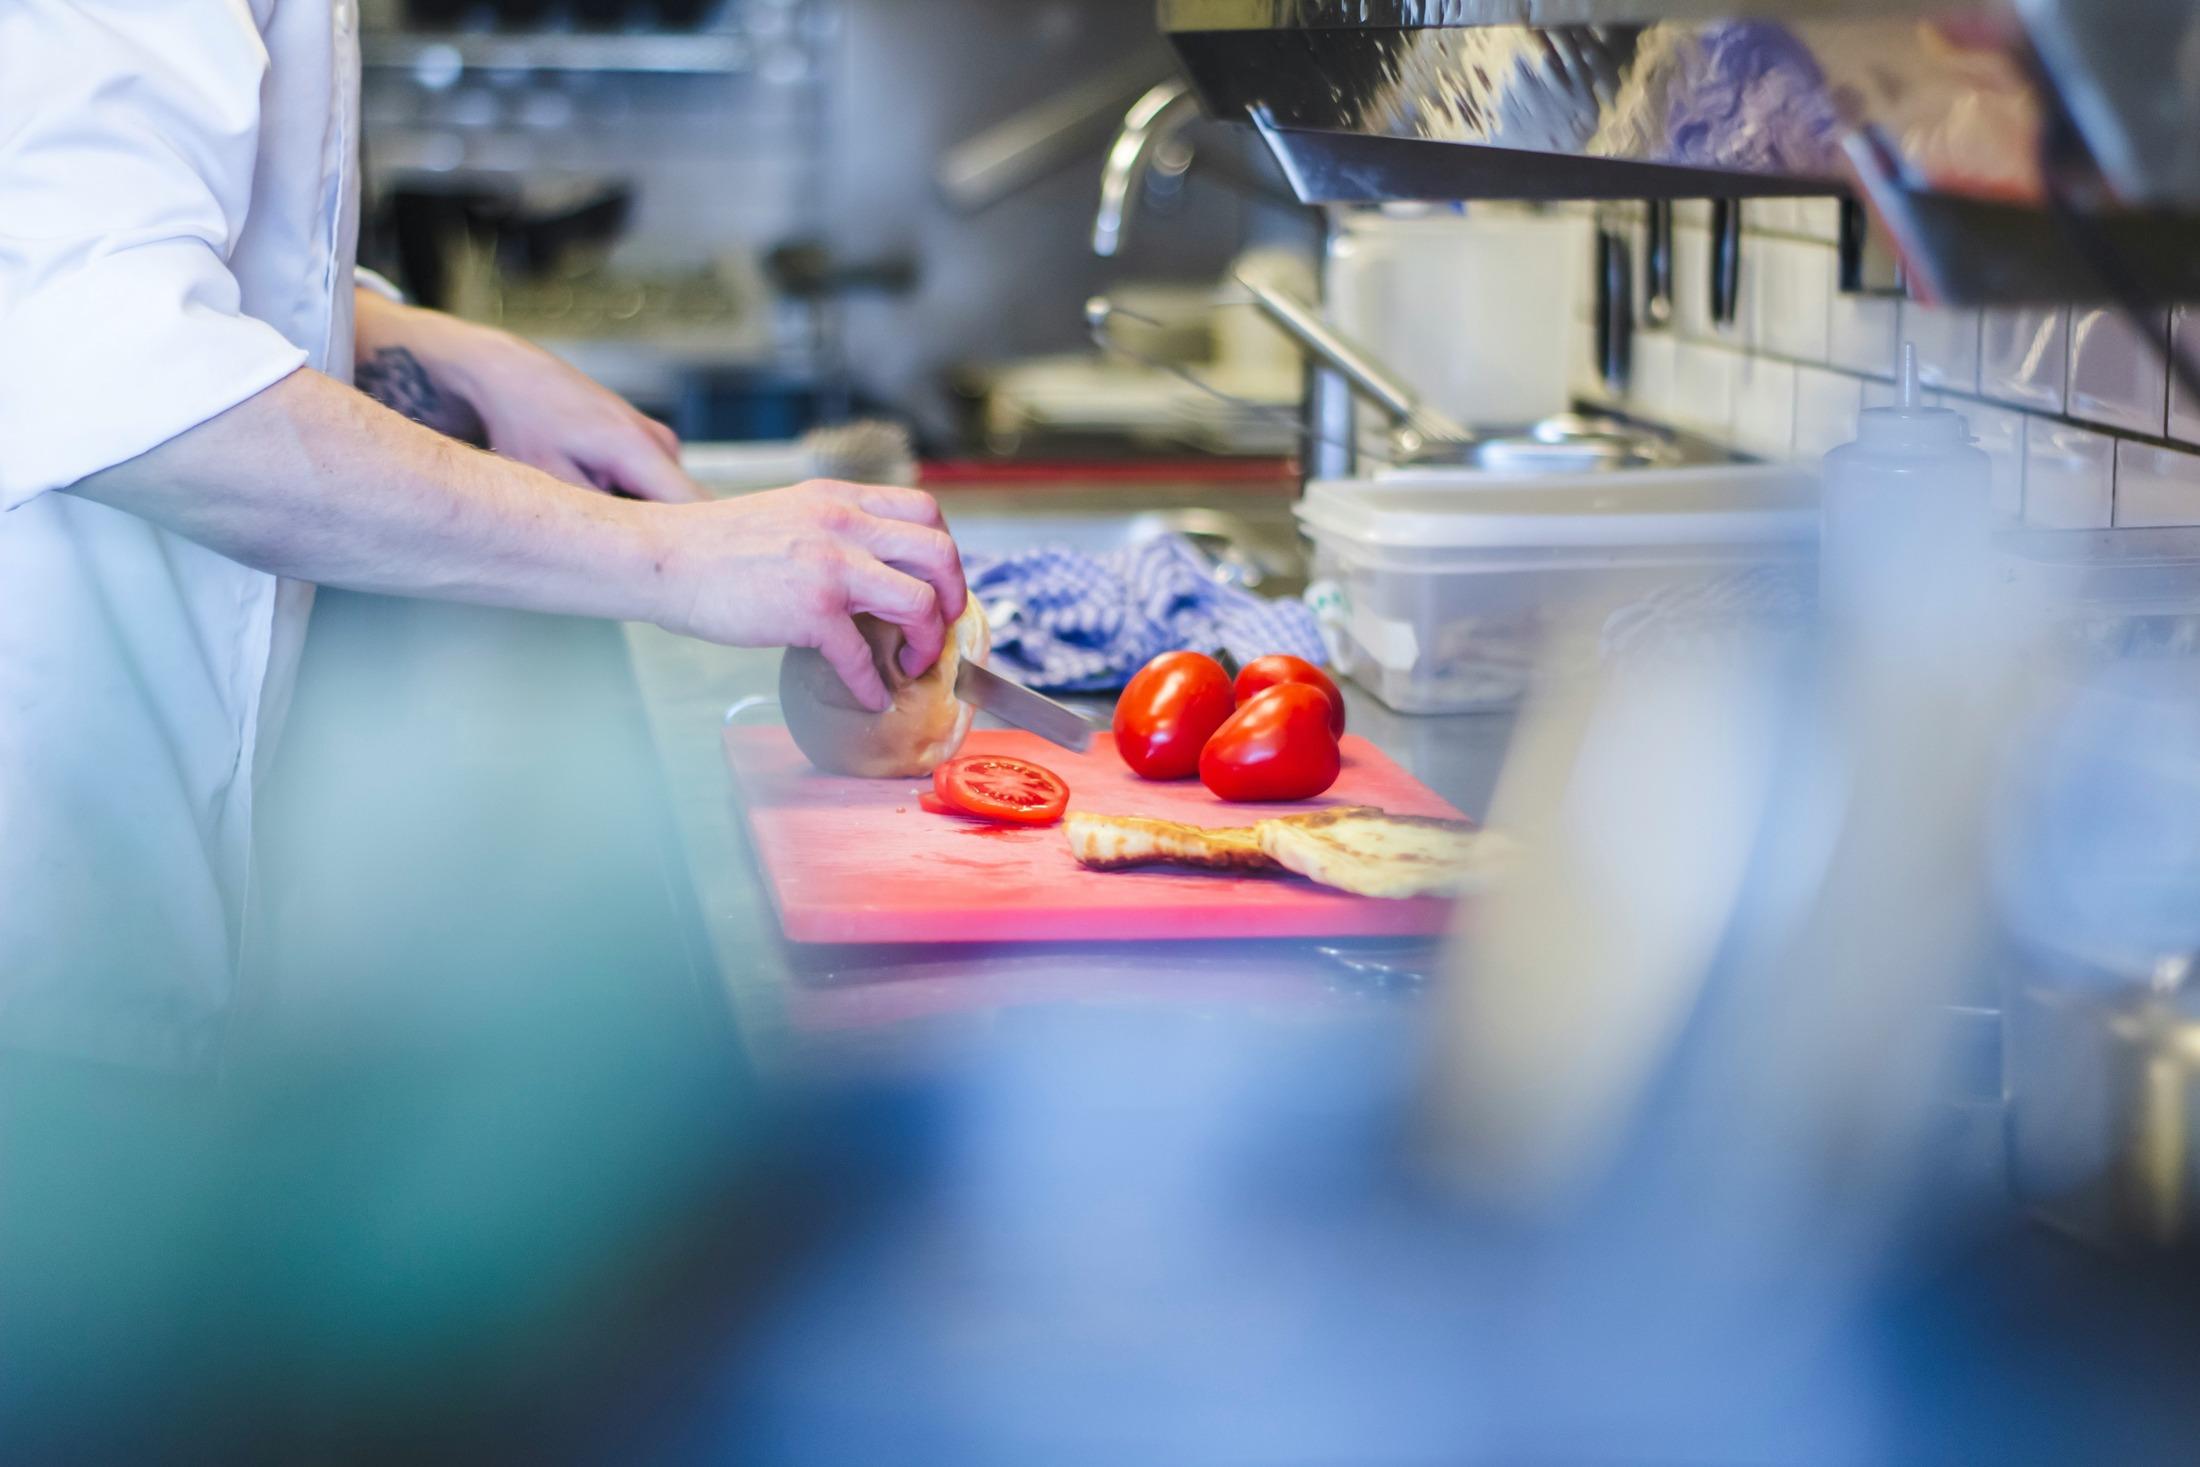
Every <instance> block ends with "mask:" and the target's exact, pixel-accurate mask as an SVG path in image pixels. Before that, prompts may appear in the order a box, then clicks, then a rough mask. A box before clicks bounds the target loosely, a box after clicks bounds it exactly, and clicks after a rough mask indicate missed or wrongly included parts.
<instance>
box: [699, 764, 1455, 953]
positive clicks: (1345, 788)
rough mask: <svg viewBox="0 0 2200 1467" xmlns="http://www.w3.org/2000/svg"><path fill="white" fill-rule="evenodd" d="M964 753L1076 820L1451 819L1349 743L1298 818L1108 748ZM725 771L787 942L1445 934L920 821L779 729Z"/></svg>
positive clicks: (1269, 881) (904, 797)
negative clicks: (1055, 783) (1345, 812)
mask: <svg viewBox="0 0 2200 1467" xmlns="http://www.w3.org/2000/svg"><path fill="white" fill-rule="evenodd" d="M963 753H965V754H1005V755H1011V756H1013V757H1015V758H1019V759H1030V760H1034V761H1036V762H1038V763H1041V764H1044V765H1046V766H1047V767H1048V768H1049V769H1052V770H1054V771H1055V772H1056V773H1057V774H1060V775H1061V776H1062V777H1063V778H1064V779H1066V780H1068V781H1069V785H1070V790H1071V795H1070V806H1071V808H1072V809H1077V810H1089V811H1092V812H1094V813H1095V814H1103V815H1151V816H1157V817H1159V818H1161V819H1164V820H1180V821H1184V822H1186V823H1188V824H1194V825H1249V824H1251V823H1252V822H1253V821H1255V820H1258V819H1260V818H1261V817H1262V816H1263V815H1267V814H1271V813H1275V812H1277V811H1280V810H1302V809H1310V808H1319V807H1320V806H1323V805H1379V806H1381V807H1382V808H1383V809H1385V810H1388V811H1390V812H1392V813H1393V814H1399V815H1435V816H1442V817H1445V818H1450V819H1457V818H1459V812H1458V811H1457V810H1455V809H1453V808H1452V807H1451V806H1450V805H1448V804H1446V803H1445V802H1444V801H1443V800H1441V799H1439V798H1438V797H1437V796H1436V794H1435V793H1434V792H1433V791H1431V790H1430V789H1429V788H1428V786H1426V785H1424V784H1422V783H1421V782H1420V781H1419V780H1417V779H1415V778H1414V777H1413V776H1412V775H1410V774H1408V773H1406V772H1405V771H1404V770H1403V769H1401V768H1399V767H1398V765H1397V764H1396V763H1395V762H1393V761H1392V760H1391V759H1390V758H1389V756H1387V755H1385V754H1384V753H1383V752H1382V751H1381V750H1379V749H1377V748H1376V747H1375V746H1374V745H1373V744H1371V743H1369V742H1368V741H1367V740H1365V739H1363V738H1359V737H1357V736H1356V735H1351V734H1348V735H1346V736H1345V741H1344V756H1345V760H1344V774H1343V775H1342V777H1340V778H1339V779H1338V781H1337V783H1336V786H1335V788H1333V789H1331V790H1330V792H1329V793H1328V794H1327V795H1326V796H1324V797H1323V798H1322V799H1320V800H1313V801H1308V802H1306V803H1305V804H1301V805H1290V806H1267V805H1226V804H1224V803H1222V802H1221V801H1220V800H1217V799H1216V798H1215V797H1214V796H1213V795H1211V794H1209V793H1208V792H1207V790H1206V788H1205V787H1204V786H1202V785H1201V784H1200V783H1199V782H1198V781H1197V780H1186V781H1183V782H1179V783H1173V784H1153V783H1150V782H1148V781H1146V780H1142V779H1139V778H1138V777H1137V776H1135V775H1133V774H1132V773H1131V772H1130V770H1128V769H1127V768H1125V767H1124V765H1123V761H1122V760H1121V759H1119V758H1117V757H1116V753H1115V744H1114V741H1113V740H1112V739H1110V738H1109V737H1108V736H1107V735H1106V734H1102V735H1100V736H1099V737H1098V738H1096V739H1095V740H1094V741H1093V746H1092V749H1091V750H1090V751H1089V752H1087V753H1084V754H1072V753H1070V752H1069V751H1068V750H1066V749H1059V748H1056V747H1055V746H1054V745H1052V744H1049V743H1046V742H1044V741H1043V740H1041V739H1038V738H1036V737H1034V736H1033V735H1031V734H1027V733H1023V732H1020V731H1016V730H990V729H981V730H979V731H977V732H975V733H973V734H971V736H970V740H969V742H968V743H967V744H965V745H964V746H963ZM726 757H727V761H728V762H729V763H730V764H731V765H732V768H733V777H734V783H735V785H736V786H737V787H738V789H739V791H740V796H741V804H742V806H743V809H744V811H745V813H746V815H747V818H748V823H749V834H750V837H751V839H752V841H753V842H754V844H755V847H756V852H757V855H758V857H759V859H760V861H761V863H762V865H763V868H764V875H765V878H766V879H767V880H768V881H769V882H770V883H771V891H772V903H773V905H774V906H775V907H777V908H778V911H779V921H780V925H781V927H782V928H784V929H785V931H786V934H787V936H788V937H790V938H792V939H794V940H795V941H796V942H830V943H931V942H972V943H987V942H1084V941H1107V942H1117V941H1125V940H1139V939H1148V938H1171V939H1182V938H1218V937H1396V936H1425V935H1431V934H1435V933H1439V932H1442V931H1443V930H1444V928H1445V925H1446V923H1447V920H1448V914H1449V911H1450V903H1449V902H1447V901H1444V900H1442V899H1440V898H1415V899H1412V900H1407V901H1380V900H1376V899H1373V898H1368V897H1356V896H1351V895H1348V894H1346V893H1344V892H1339V891H1331V890H1329V889H1328V888H1326V887H1320V886H1316V885H1314V884H1313V883H1312V882H1310V881H1306V880H1303V879H1301V878H1299V877H1296V876H1232V875H1227V874H1224V873H1219V872H1203V871H1191V870H1185V869H1181V868H1171V867H1154V868H1150V869H1146V870H1137V871H1113V872H1110V871H1087V870H1086V869H1085V868H1083V867H1082V866H1079V865H1078V864H1077V863H1076V861H1074V860H1072V859H1071V857H1070V854H1069V843H1068V841H1067V840H1065V839H1064V837H1063V835H1062V831H1061V829H1060V827H1058V826H1057V827H1045V828H1040V829H1021V828H1016V827H1009V826H989V825H977V824H973V823H971V822H967V821H962V820H957V819H954V818H952V817H949V816H944V815H931V814H927V813H926V812H925V811H923V810H921V809H919V808H918V807H917V796H918V795H919V794H921V793H922V792H923V791H924V790H925V789H927V788H929V787H930V785H929V782H928V781H924V780H908V779H884V780H881V779H847V778H842V777H840V776H837V775H827V774H820V773H818V772H817V771H816V770H815V769H813V768H812V767H811V766H810V762H809V761H808V760H807V759H805V758H803V757H802V754H801V752H800V751H799V750H798V749H796V748H795V746H794V741H793V740H792V739H791V738H789V737H788V735H787V731H786V730H785V729H783V728H729V729H727V730H726Z"/></svg>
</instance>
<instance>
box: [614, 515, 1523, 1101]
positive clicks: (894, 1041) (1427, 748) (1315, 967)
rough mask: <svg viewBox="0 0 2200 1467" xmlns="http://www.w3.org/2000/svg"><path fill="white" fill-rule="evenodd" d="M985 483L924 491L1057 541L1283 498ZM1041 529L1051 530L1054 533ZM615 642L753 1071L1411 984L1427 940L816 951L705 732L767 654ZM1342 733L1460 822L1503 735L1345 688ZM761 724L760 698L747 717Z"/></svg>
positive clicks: (768, 680) (747, 693) (960, 525)
mask: <svg viewBox="0 0 2200 1467" xmlns="http://www.w3.org/2000/svg"><path fill="white" fill-rule="evenodd" d="M1202 487H1203V486H1198V485H1174V486H1144V485H1140V486H1136V487H1128V486H1123V485H1108V486H1098V485H1095V486H1092V487H1090V488H1089V489H1087V488H1080V487H1077V486H1064V485H1061V484H1058V483H1055V484H1049V485H1048V486H1047V487H1046V488H1045V489H1044V491H1043V492H1034V493H1029V494H1026V493H1019V492H1017V491H1016V490H1014V489H1007V490H1003V489H988V490H984V491H973V492H967V493H962V494H948V495H943V496H942V503H943V505H944V506H945V508H946V509H947V512H948V516H949V519H950V522H951V523H952V524H954V525H955V527H956V529H957V533H958V535H960V536H961V537H962V538H963V539H964V540H965V542H966V543H971V542H978V541H992V542H994V543H995V544H998V543H999V541H1000V537H1001V536H1002V535H1003V534H1004V533H1006V534H1009V535H1015V536H1026V535H1033V534H1037V535H1041V536H1043V537H1045V538H1062V539H1065V540H1069V541H1071V542H1075V541H1076V540H1077V539H1079V538H1080V537H1081V536H1085V535H1089V534H1091V533H1093V532H1094V531H1095V530H1096V529H1103V530H1104V529H1105V528H1106V527H1107V526H1109V525H1111V524H1117V523H1120V524H1127V523H1128V522H1129V520H1130V519H1131V518H1132V517H1134V516H1135V515H1137V514H1139V513H1141V512H1144V511H1146V510H1149V509H1154V508H1169V507H1182V506H1183V505H1185V504H1187V503H1192V502H1197V503H1199V504H1202V505H1205V506H1209V507H1215V508H1223V509H1227V510H1229V511H1231V512H1233V513H1238V514H1241V515H1244V516H1246V517H1247V518H1250V519H1253V520H1255V521H1256V522H1259V523H1264V524H1266V525H1269V526H1273V525H1275V524H1277V523H1279V522H1280V523H1281V524H1283V525H1288V523H1289V501H1288V500H1287V499H1284V498H1281V497H1279V496H1278V495H1276V494H1274V493H1272V492H1263V491H1259V490H1248V489H1247V488H1245V487H1244V486H1242V485H1220V486H1204V492H1201V490H1202ZM1056 531H1059V534H1058V535H1057V534H1056V533H1055V532H1056ZM627 644H628V648H629V652H630V654H631V658H632V662H633V667H634V674H635V679H636V682H637V684H638V686H639V688H640V691H641V695H642V701H643V704H644V707H645V709H646V710H647V715H648V722H649V727H650V731H651V736H652V738H653V740H654V742H655V744H656V751H657V755H658V758H659V762H660V764H661V767H662V769H663V772H664V778H665V784H666V789H667V792H668V794H669V796H670V799H671V803H672V806H673V810H674V815H675V819H676V821H677V824H678V826H679V831H680V839H681V844H682V846H683V848H684V853H685V856H686V859H687V867H688V871H689V873H690V875H691V877H692V879H693V881H694V886H695V893H696V897H697V901H698V904H699V906H700V908H701V910H702V914H703V922H704V926H705V928H706V930H707V933H708V937H709V942H710V947H711V950H712V953H713V955H714V957H715V959H716V962H717V965H718V969H719V972H720V974H721V976H722V978H723V980H724V982H725V984H726V989H727V993H728V995H729V997H730V1000H731V1002H732V1005H733V1008H734V1012H735V1015H736V1018H737V1020H738V1021H739V1023H740V1025H741V1029H742V1033H743V1035H744V1036H745V1038H746V1041H747V1044H748V1047H749V1049H750V1050H751V1052H752V1054H753V1056H754V1058H755V1059H756V1060H757V1062H758V1064H759V1065H760V1066H761V1067H763V1068H764V1069H766V1070H767V1071H777V1070H783V1069H784V1067H785V1066H786V1065H787V1064H788V1063H789V1062H790V1061H792V1060H796V1059H799V1058H802V1057H804V1056H815V1055H817V1054H820V1053H831V1054H840V1053H843V1052H846V1051H848V1050H849V1049H851V1048H853V1049H855V1050H858V1051H861V1050H864V1049H866V1048H869V1047H872V1042H873V1041H882V1042H885V1043H886V1044H887V1045H888V1046H889V1047H892V1046H897V1045H900V1044H902V1043H904V1042H905V1041H908V1040H910V1039H914V1038H917V1037H920V1036H930V1037H940V1036H943V1035H945V1034H949V1033H952V1032H953V1031H954V1028H955V1026H956V1025H958V1024H967V1023H971V1022H979V1023H982V1022H984V1021H985V1020H986V1019H987V1017H988V1016H991V1015H995V1014H998V1013H999V1012H1001V1011H1002V1010H1004V1009H1007V1008H1011V1007H1014V1006H1017V1005H1020V1004H1026V1003H1044V1002H1077V1003H1093V1002H1101V1003H1121V1004H1146V1003H1161V1002H1165V1003H1170V1004H1178V1005H1186V1004H1189V1005H1224V1006H1233V1007H1234V1006H1239V1005H1255V1006H1261V1007H1267V1008H1274V1009H1276V1010H1279V1011H1322V1010H1327V1009H1331V1008H1334V1007H1336V1006H1340V1005H1342V1006H1347V1007H1357V1006H1362V1005H1365V1004H1366V1003H1368V1002H1369V1001H1370V1000H1371V999H1380V998H1387V997H1392V996H1395V995H1400V994H1412V993H1415V992H1418V991H1419V989H1420V987H1421V980H1420V976H1419V975H1420V974H1421V973H1422V972H1423V971H1425V969H1426V968H1427V967H1428V965H1429V962H1430V960H1431V958H1432V957H1433V948H1432V946H1431V945H1428V944H1408V945H1403V946H1401V945H1399V944H1396V943H1392V944H1374V945H1367V944H1360V945H1352V946H1346V945H1329V944H1322V943H1316V942H1275V943H1246V942H1218V943H1213V944H1190V945H1182V946H1178V947H1176V948H1174V949H1172V950H1171V952H1170V953H1169V955H1168V959H1169V961H1168V963H1167V964H1166V965H1165V967H1157V965H1156V963H1155V961H1154V952H1153V949H1152V948H1151V947H1150V946H1149V945H1141V944H1120V945H1111V944H1063V945H1059V946H1055V945H1038V946H1033V945H1026V946H967V947H965V946H952V947H900V948H864V949H850V948H820V947H815V946H806V945H802V944H794V943H789V942H787V941H785V940H784V939H783V938H782V937H781V936H780V933H779V927H778V922H777V919H776V917H775V916H774V915H773V912H772V908H771V899H770V896H769V893H768V892H767V891H766V889H765V885H764V881H763V878H762V876H761V874H760V873H759V871H758V869H757V866H756V863H755V860H754V857H753V854H752V852H751V851H750V849H749V846H748V841H747V836H746V834H745V830H744V827H743V824H742V819H741V813H740V810H739V808H738V806H737V804H736V802H735V796H734V791H733V785H732V780H731V777H730V775H729V774H728V772H727V769H726V765H725V760H724V754H723V751H722V746H721V743H720V734H721V729H722V727H723V725H724V721H725V715H726V711H727V710H728V709H729V708H730V707H732V706H733V705H734V704H736V703H739V702H741V701H742V700H743V699H749V698H757V697H766V698H768V697H770V696H772V694H773V693H774V692H775V691H776V688H777V683H778V666H779V654H778V653H777V652H776V651H765V652H758V651H742V650H737V649H731V648H725V647H717V646H712V645H709V644H706V643H701V642H696V641H692V640H689V639H686V638H681V637H676V636H673V635H671V634H669V633H666V632H663V631H660V630H658V629H656V628H654V627H648V626H635V627H631V628H629V629H628V632H627ZM1347 691H1348V696H1349V698H1350V700H1351V720H1352V727H1353V729H1354V731H1355V732H1358V733H1360V734H1363V735H1365V736H1366V737H1368V738H1369V739H1371V740H1373V741H1374V742H1375V743H1376V744H1377V745H1378V746H1380V747H1381V748H1382V749H1383V750H1384V751H1385V752H1387V753H1389V754H1390V755H1391V756H1392V757H1394V758H1396V759H1397V760H1398V761H1399V762H1400V763H1402V764H1403V765H1405V766H1406V767H1407V768H1408V769H1410V770H1411V771H1413V773H1414V774H1415V775H1416V776H1418V777H1419V778H1421V779H1422V780H1424V781H1426V782H1427V783H1428V784H1429V785H1430V786H1431V787H1432V788H1434V789H1435V790H1436V791H1437V792H1438V793H1440V794H1442V795H1443V796H1444V797H1445V798H1446V799H1448V800H1450V801H1451V802H1452V803H1454V804H1455V805H1457V806H1459V807H1460V808H1461V809H1463V810H1465V811H1467V812H1468V813H1469V814H1471V815H1474V816H1476V817H1478V818H1479V817H1481V816H1482V815H1484V814H1485V813H1486V812H1487V809H1488V804H1489V798H1490V792H1491V789H1492V787H1493V785H1494V784H1495V782H1496V778H1497V772H1498V768H1499V764H1500V762H1501V760H1502V758H1503V756H1504V751H1505V748H1506V746H1507V743H1508V741H1509V739H1510V736H1511V732H1512V723H1513V720H1512V719H1511V717H1510V716H1507V715H1476V716H1469V717H1451V718H1414V717H1407V716H1403V715H1400V714H1396V713H1393V712H1391V711H1390V710H1388V709H1386V708H1384V707H1382V706H1381V705H1380V704H1378V703H1376V702H1375V701H1374V700H1373V699H1371V698H1369V697H1367V696H1366V695H1365V694H1363V693H1361V692H1360V691H1359V690H1358V689H1357V688H1348V690H1347ZM757 716H758V717H759V718H761V719H765V720H768V719H769V718H770V717H771V716H772V713H771V710H769V709H764V710H759V713H758V715H757Z"/></svg>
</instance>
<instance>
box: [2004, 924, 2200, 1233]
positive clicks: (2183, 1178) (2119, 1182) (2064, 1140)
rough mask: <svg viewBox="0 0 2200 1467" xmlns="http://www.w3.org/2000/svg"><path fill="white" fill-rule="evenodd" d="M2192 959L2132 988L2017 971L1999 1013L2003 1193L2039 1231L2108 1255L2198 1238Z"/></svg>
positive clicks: (2198, 1009) (2198, 1087)
mask: <svg viewBox="0 0 2200 1467" xmlns="http://www.w3.org/2000/svg"><path fill="white" fill-rule="evenodd" d="M2195 961H2196V960H2195V958H2194V957H2192V956H2190V955H2186V956H2180V957H2175V958H2168V959H2165V960H2163V962H2162V963H2161V965H2160V966H2159V967H2158V968H2157V969H2156V971H2155V973H2154V975H2153V979H2152V981H2150V982H2148V983H2145V984H2142V985H2136V986H2134V985H2131V984H2128V983H2121V982H2114V981H2109V980H2106V979H2092V978H2087V979H2079V980H2075V981H2073V979H2072V978H2071V977H2070V976H2069V975H2068V974H2067V973H2059V974H2048V973H2044V972H2032V973H2027V974H2026V975H2025V976H2024V977H2023V978H2021V979H2020V980H2019V981H2018V982H2017V983H2015V984H2013V985H2012V987H2011V991H2010V995H2009V1006H2008V1008H2007V1010H2006V1013H2005V1035H2004V1040H2005V1045H2006V1048H2005V1051H2004V1060H2003V1066H2004V1075H2003V1079H2004V1087H2005V1092H2006V1096H2007V1109H2006V1111H2005V1117H2006V1122H2005V1123H2006V1126H2007V1138H2008V1146H2009V1181H2010V1187H2011V1189H2012V1190H2013V1192H2014V1193H2015V1194H2016V1197H2017V1199H2018V1200H2019V1201H2020V1202H2022V1203H2023V1204H2024V1205H2025V1206H2026V1207H2027V1208H2028V1209H2029V1210H2030V1211H2031V1212H2032V1214H2033V1215H2034V1216H2035V1217H2037V1218H2039V1219H2040V1220H2041V1221H2043V1222H2045V1223H2048V1224H2049V1225H2051V1226H2053V1227H2056V1228H2058V1229H2061V1230H2062V1231H2064V1232H2067V1233H2070V1234H2072V1235H2074V1236H2076V1237H2079V1238H2082V1239H2084V1240H2086V1241H2088V1242H2092V1243H2097V1244H2101V1245H2103V1246H2108V1247H2139V1248H2182V1247H2186V1246H2190V1245H2191V1244H2192V1243H2194V1242H2195V1241H2196V1240H2200V1156H2196V1155H2195V1151H2194V1147H2193V1139H2194V1138H2195V1137H2196V1136H2200V991H2196V990H2195V987H2194V985H2193V984H2192V981H2191V980H2192V977H2193V973H2194V967H2195Z"/></svg>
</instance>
